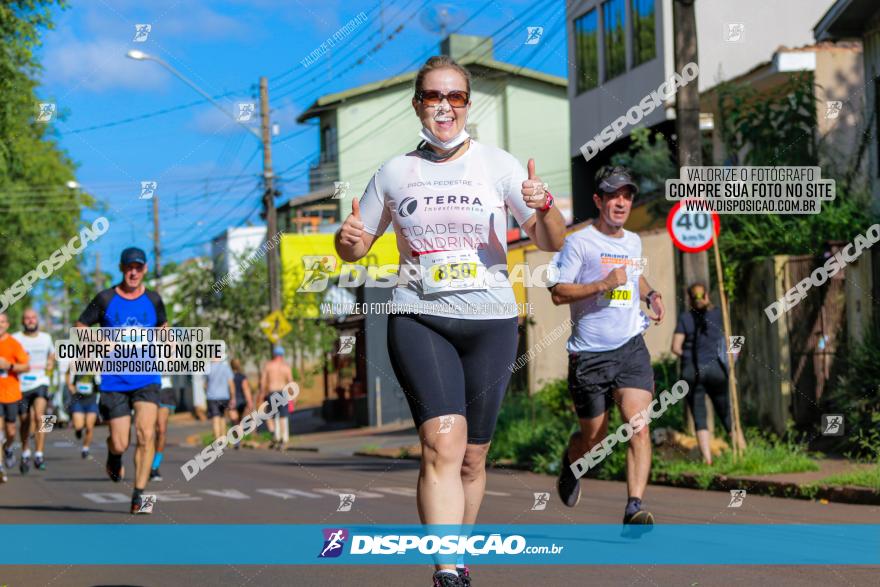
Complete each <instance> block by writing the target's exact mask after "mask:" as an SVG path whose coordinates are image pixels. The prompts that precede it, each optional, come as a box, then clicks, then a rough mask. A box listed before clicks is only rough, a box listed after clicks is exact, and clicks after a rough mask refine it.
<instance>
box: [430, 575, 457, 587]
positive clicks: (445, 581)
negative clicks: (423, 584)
mask: <svg viewBox="0 0 880 587" xmlns="http://www.w3.org/2000/svg"><path fill="white" fill-rule="evenodd" d="M462 585H463V583H462V582H461V579H459V578H458V575H453V574H451V573H443V572H441V571H437V572H436V573H434V587H462Z"/></svg>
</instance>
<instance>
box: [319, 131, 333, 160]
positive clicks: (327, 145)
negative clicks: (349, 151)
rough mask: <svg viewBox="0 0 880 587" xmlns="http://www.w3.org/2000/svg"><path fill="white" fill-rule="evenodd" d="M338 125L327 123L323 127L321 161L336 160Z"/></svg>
mask: <svg viewBox="0 0 880 587" xmlns="http://www.w3.org/2000/svg"><path fill="white" fill-rule="evenodd" d="M336 149H337V145H336V127H335V126H331V125H329V124H328V125H327V126H325V127H323V128H322V129H321V163H325V162H328V161H336V154H337V153H336Z"/></svg>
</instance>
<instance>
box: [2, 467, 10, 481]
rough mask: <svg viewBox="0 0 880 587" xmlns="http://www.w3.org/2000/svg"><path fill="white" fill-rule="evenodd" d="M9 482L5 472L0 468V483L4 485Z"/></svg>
mask: <svg viewBox="0 0 880 587" xmlns="http://www.w3.org/2000/svg"><path fill="white" fill-rule="evenodd" d="M7 481H9V477H7V476H6V471H5V470H4V469H2V468H0V483H6V482H7Z"/></svg>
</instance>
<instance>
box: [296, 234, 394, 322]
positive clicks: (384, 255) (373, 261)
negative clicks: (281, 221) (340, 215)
mask: <svg viewBox="0 0 880 587" xmlns="http://www.w3.org/2000/svg"><path fill="white" fill-rule="evenodd" d="M333 236H334V235H333V234H285V235H283V236H282V237H281V272H282V284H283V287H284V294H285V299H286V300H288V301H294V303H295V305H296V306H300V305H301V304H304V305H305V307H304V308H295V309H294V312H293V313H294V314H296V315H302V316H308V317H313V318H316V317H318V315H319V312H318V308H317V302H318V300H319V299H320V298H319V297H317V296H320V293H317V292H320V291H323V288H322V280H324V279H329V278H332V277H336V276H338V275H339V273H340V271H341V270H342V269H343V266H344V265H361V266H364V267H366V268H367V273H368V274H369V275H370V277H373V278H375V277H376V275H377V273H378V268H379V267H380V266H382V265H393V269H390V270H387V271H384V272H382V273H381V275H387V274H388V273H392V274H396V273H397V263H398V261H399V260H400V253H398V251H397V240H396V239H395V236H394V233H386V234H384V235H382V236H381V237H379V238H378V239H377V240H376V242H374V243H373V247H372V248H371V249H370V252H369V253H367V255H366V256H365V257H364V258H363V259H361V260H359V261H356V262H354V263H348V262H347V261H343V260H342V259H341V258H340V257H339V256H338V255H337V254H336V247H334V246H333ZM316 267H320V268H321V270H320V271H318V272H316V271H314V270H313V269H314V268H316ZM307 270H308V271H307ZM306 278H308V279H306ZM296 310H299V311H296Z"/></svg>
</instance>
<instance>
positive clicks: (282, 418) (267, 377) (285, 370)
mask: <svg viewBox="0 0 880 587" xmlns="http://www.w3.org/2000/svg"><path fill="white" fill-rule="evenodd" d="M292 381H293V373H292V372H291V370H290V365H288V364H287V363H286V362H285V361H284V347H282V346H276V347H275V348H273V349H272V360H271V361H269V362H267V363H266V364H265V365H263V370H262V373H261V374H260V397H259V398H258V399H257V405H258V406H259V405H262V403H263V402H264V401H266V400H269V399H270V397H271V396H272V395H274V394H279V395H281V397H282V398H284V397H286V396H284V395H283V394H284V392H283V391H282V390H283V389H284V386H285V385H287V384H288V383H290V382H292ZM276 401H277V400H276ZM278 403H279V404H280V407H279V409H278V413H276V414H275V415H274V416H273V418H272V419H271V420H267V421H266V425H267V426H268V427H269V431H270V432H272V433H273V434H274V439H273V440H272V445H271V447H272V448H276V449H278V450H287V441H288V439H289V438H290V431H289V422H288V419H289V417H290V408H289V404H288V403H287V402H286V401H284V402H278Z"/></svg>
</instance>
